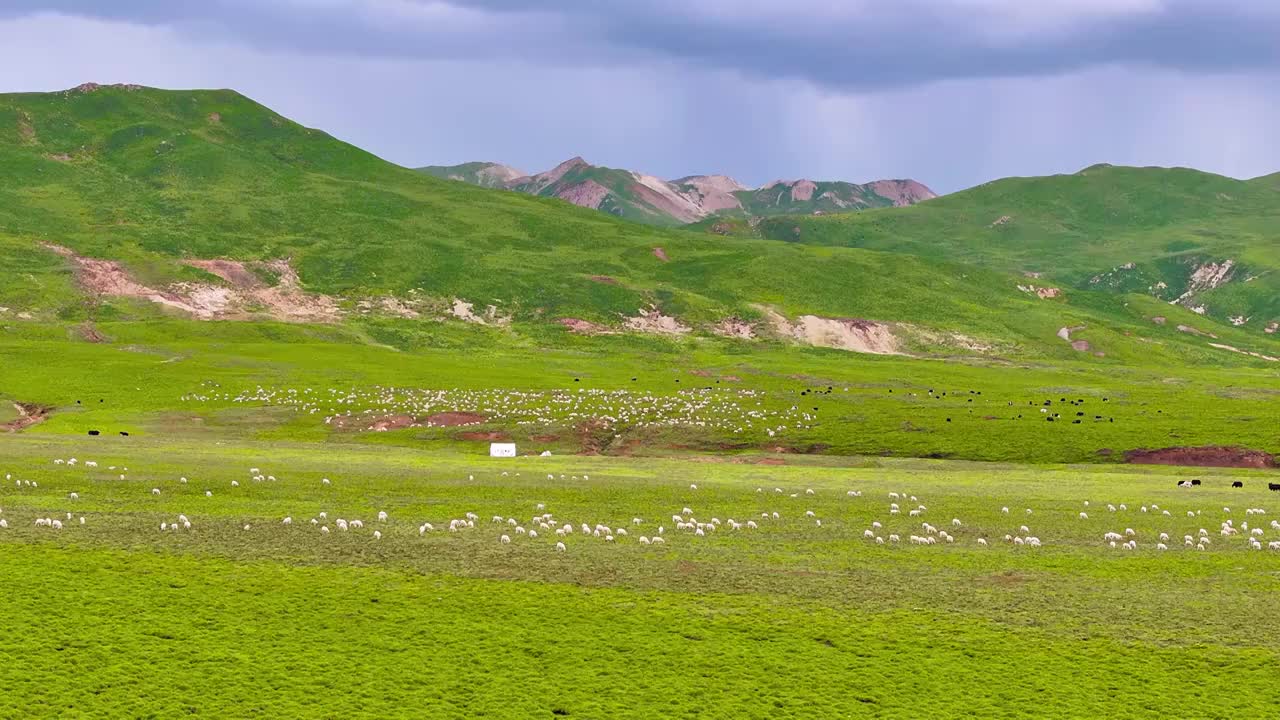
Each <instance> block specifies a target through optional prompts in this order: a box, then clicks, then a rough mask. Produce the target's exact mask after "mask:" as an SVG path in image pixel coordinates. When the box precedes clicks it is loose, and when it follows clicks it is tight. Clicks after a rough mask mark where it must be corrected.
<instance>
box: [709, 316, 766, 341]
mask: <svg viewBox="0 0 1280 720" xmlns="http://www.w3.org/2000/svg"><path fill="white" fill-rule="evenodd" d="M711 332H713V333H715V334H716V335H719V336H721V337H728V338H737V339H739V340H752V339H754V338H755V336H756V329H755V326H754V325H752V324H751V323H749V322H747V321H746V320H742V319H741V318H736V317H731V318H725V319H724V320H721V321H720V322H718V323H716V324H715V327H713V328H711Z"/></svg>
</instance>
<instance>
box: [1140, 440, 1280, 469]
mask: <svg viewBox="0 0 1280 720" xmlns="http://www.w3.org/2000/svg"><path fill="white" fill-rule="evenodd" d="M1124 459H1125V462H1129V463H1135V464H1138V465H1186V466H1191V467H1234V468H1274V467H1276V459H1275V456H1273V455H1271V454H1270V453H1266V452H1263V451H1261V450H1250V449H1248V448H1241V447H1224V446H1219V445H1208V446H1203V447H1171V448H1161V449H1159V450H1145V449H1139V450H1128V451H1126V452H1125V454H1124Z"/></svg>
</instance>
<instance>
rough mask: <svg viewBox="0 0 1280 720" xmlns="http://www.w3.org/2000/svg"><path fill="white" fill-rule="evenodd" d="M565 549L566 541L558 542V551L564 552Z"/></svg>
mask: <svg viewBox="0 0 1280 720" xmlns="http://www.w3.org/2000/svg"><path fill="white" fill-rule="evenodd" d="M503 537H506V535H503ZM564 551H565V547H564V543H562V542H558V543H556V552H564Z"/></svg>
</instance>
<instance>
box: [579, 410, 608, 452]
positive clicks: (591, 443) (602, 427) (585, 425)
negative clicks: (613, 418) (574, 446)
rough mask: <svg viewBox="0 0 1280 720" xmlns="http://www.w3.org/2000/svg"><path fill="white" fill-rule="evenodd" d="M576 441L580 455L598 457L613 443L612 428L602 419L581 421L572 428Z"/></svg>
mask: <svg viewBox="0 0 1280 720" xmlns="http://www.w3.org/2000/svg"><path fill="white" fill-rule="evenodd" d="M573 434H574V435H575V436H576V438H577V440H578V447H579V450H578V452H579V453H580V454H582V455H599V454H601V453H603V452H604V451H605V450H607V449H608V448H609V444H610V443H611V442H612V441H613V428H612V427H611V426H610V425H609V421H608V420H605V419H603V418H591V419H588V420H583V421H582V422H580V423H578V424H577V425H575V426H574V427H573Z"/></svg>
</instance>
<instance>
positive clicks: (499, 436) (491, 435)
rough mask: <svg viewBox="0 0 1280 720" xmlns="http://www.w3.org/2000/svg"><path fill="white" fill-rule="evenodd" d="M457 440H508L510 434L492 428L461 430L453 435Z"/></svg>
mask: <svg viewBox="0 0 1280 720" xmlns="http://www.w3.org/2000/svg"><path fill="white" fill-rule="evenodd" d="M454 437H456V438H457V439H459V440H487V441H489V442H508V441H510V440H511V436H510V435H508V434H507V433H504V432H499V431H497V430H494V431H492V432H478V431H477V432H461V433H458V434H457V435H454Z"/></svg>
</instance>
